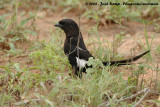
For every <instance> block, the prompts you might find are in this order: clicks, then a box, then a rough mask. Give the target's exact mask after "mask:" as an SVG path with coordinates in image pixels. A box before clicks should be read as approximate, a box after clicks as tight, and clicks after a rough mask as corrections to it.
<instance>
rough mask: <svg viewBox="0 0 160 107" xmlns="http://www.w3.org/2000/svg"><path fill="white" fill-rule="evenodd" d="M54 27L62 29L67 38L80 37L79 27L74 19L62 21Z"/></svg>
mask: <svg viewBox="0 0 160 107" xmlns="http://www.w3.org/2000/svg"><path fill="white" fill-rule="evenodd" d="M54 26H55V27H59V28H61V29H62V30H63V31H64V32H65V34H66V36H67V37H73V36H78V35H79V27H78V25H77V24H76V22H75V21H74V20H72V19H62V20H61V21H59V22H58V23H57V24H55V25H54Z"/></svg>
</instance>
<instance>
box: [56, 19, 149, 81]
mask: <svg viewBox="0 0 160 107" xmlns="http://www.w3.org/2000/svg"><path fill="white" fill-rule="evenodd" d="M55 27H59V28H61V29H62V30H63V31H64V32H65V35H66V39H65V43H64V53H65V55H66V56H67V57H68V60H69V62H70V64H71V65H72V68H73V70H74V74H75V75H76V76H78V77H80V78H81V77H82V72H85V73H86V68H89V67H92V66H88V65H87V61H88V60H89V58H90V57H93V56H92V55H91V54H90V52H89V51H88V50H87V48H86V46H85V44H84V41H83V37H82V34H81V32H80V29H79V27H78V25H77V24H76V22H75V21H74V20H72V19H63V20H61V21H59V22H58V23H57V24H55ZM148 52H150V51H146V52H144V53H142V54H140V55H138V56H135V57H133V58H129V59H125V60H120V61H106V62H102V63H103V64H104V65H105V66H107V65H128V64H129V62H132V61H136V60H137V59H139V58H141V57H142V56H143V55H145V54H147V53H148ZM93 58H94V57H93Z"/></svg>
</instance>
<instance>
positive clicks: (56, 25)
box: [54, 23, 62, 27]
mask: <svg viewBox="0 0 160 107" xmlns="http://www.w3.org/2000/svg"><path fill="white" fill-rule="evenodd" d="M54 26H55V27H62V25H61V24H59V23H56V24H55V25H54Z"/></svg>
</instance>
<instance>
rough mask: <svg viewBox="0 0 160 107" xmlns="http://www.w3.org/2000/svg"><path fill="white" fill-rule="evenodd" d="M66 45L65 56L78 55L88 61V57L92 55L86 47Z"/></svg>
mask: <svg viewBox="0 0 160 107" xmlns="http://www.w3.org/2000/svg"><path fill="white" fill-rule="evenodd" d="M67 47H68V48H67V49H64V52H65V54H66V55H67V56H72V57H78V58H79V59H84V60H86V61H88V59H89V58H90V57H93V56H92V55H91V54H90V52H89V51H88V50H86V49H83V48H80V47H78V46H74V45H70V46H67Z"/></svg>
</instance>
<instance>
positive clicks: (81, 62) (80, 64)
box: [76, 57, 87, 68]
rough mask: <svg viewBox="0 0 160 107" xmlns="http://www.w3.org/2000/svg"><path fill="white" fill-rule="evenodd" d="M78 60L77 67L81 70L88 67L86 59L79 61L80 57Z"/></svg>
mask: <svg viewBox="0 0 160 107" xmlns="http://www.w3.org/2000/svg"><path fill="white" fill-rule="evenodd" d="M76 59H77V66H78V67H80V68H84V67H85V66H86V63H87V61H86V60H84V59H79V58H78V57H76Z"/></svg>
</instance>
